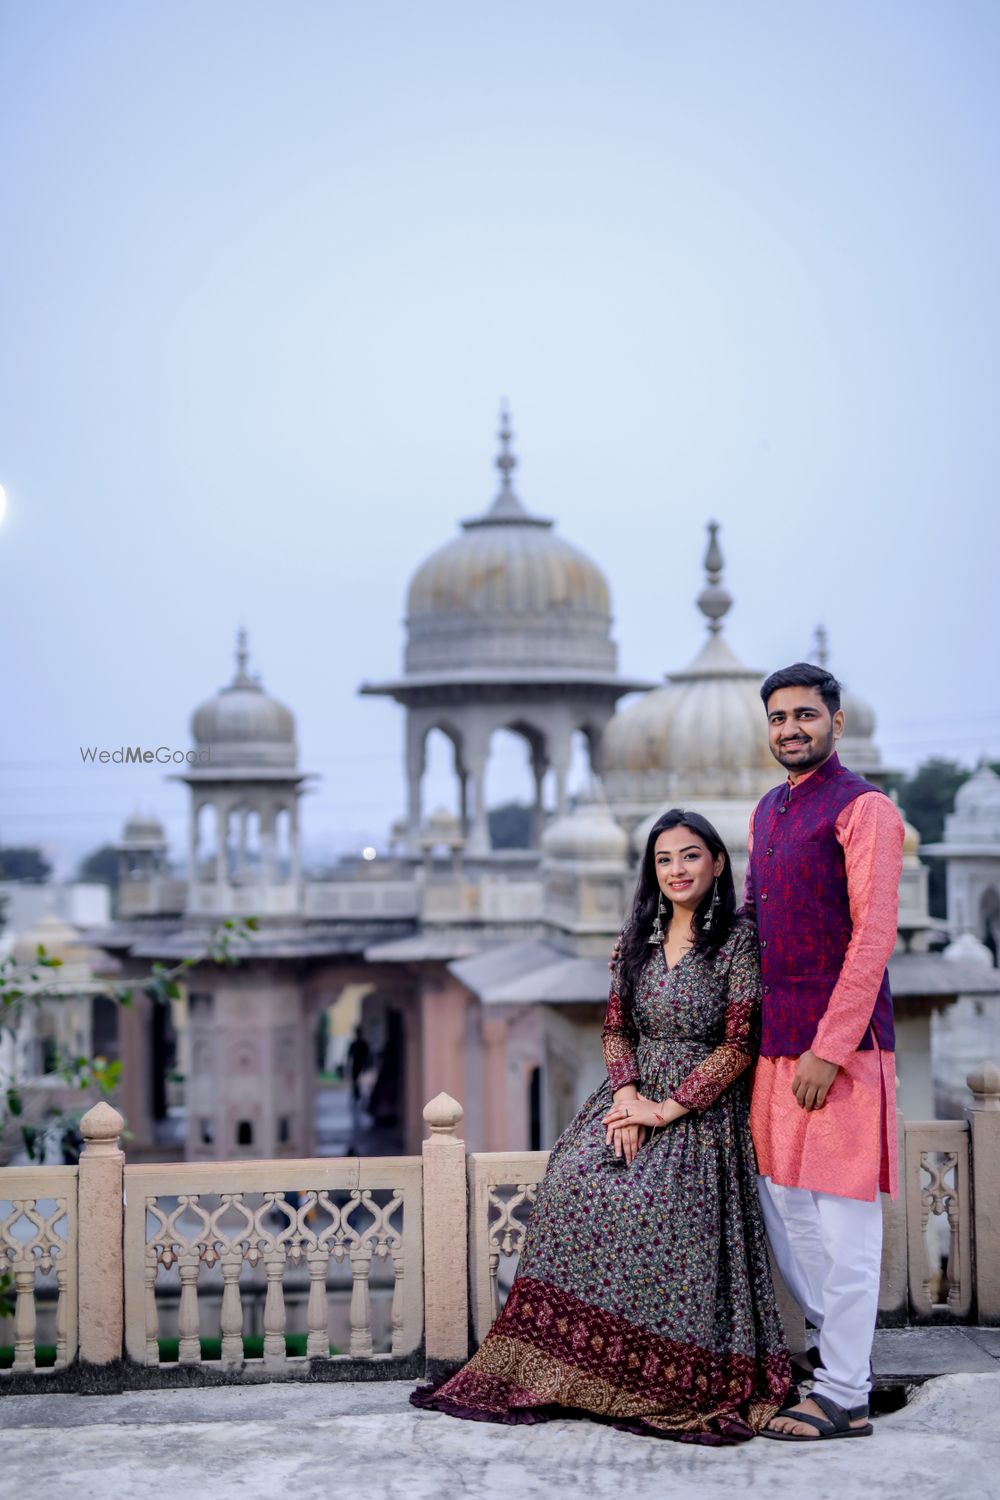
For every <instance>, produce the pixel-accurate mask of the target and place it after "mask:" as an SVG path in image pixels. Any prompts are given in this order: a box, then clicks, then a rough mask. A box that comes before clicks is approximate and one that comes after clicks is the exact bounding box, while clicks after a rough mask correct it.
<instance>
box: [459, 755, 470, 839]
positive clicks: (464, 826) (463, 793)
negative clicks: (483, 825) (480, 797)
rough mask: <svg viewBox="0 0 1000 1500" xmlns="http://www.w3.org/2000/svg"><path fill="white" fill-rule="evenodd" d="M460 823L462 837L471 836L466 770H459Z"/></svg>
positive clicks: (467, 774) (467, 775)
mask: <svg viewBox="0 0 1000 1500" xmlns="http://www.w3.org/2000/svg"><path fill="white" fill-rule="evenodd" d="M457 774H458V824H459V827H460V828H461V830H462V837H463V838H464V839H467V838H468V837H469V773H468V771H466V770H462V769H460V770H459V771H458V773H457Z"/></svg>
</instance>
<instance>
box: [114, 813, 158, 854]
mask: <svg viewBox="0 0 1000 1500" xmlns="http://www.w3.org/2000/svg"><path fill="white" fill-rule="evenodd" d="M118 842H119V846H120V847H125V848H131V849H164V848H166V844H167V834H166V830H165V828H164V827H163V824H162V823H161V822H160V820H159V818H156V817H152V816H146V815H145V814H143V813H141V812H134V813H133V814H132V816H131V817H130V818H129V819H128V821H127V822H126V824H125V827H124V828H123V829H122V835H121V838H120V839H119V841H118Z"/></svg>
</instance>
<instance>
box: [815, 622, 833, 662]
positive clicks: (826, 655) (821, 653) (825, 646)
mask: <svg viewBox="0 0 1000 1500" xmlns="http://www.w3.org/2000/svg"><path fill="white" fill-rule="evenodd" d="M813 655H814V656H815V657H816V660H817V662H818V663H819V665H820V666H821V667H825V666H826V664H827V662H828V661H829V660H830V638H829V636H828V635H827V633H826V626H825V625H823V624H820V625H817V626H816V635H815V638H814V640H813Z"/></svg>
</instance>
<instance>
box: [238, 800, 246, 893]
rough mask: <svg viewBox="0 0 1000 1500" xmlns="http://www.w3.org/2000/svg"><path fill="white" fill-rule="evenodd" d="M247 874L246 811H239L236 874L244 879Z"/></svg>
mask: <svg viewBox="0 0 1000 1500" xmlns="http://www.w3.org/2000/svg"><path fill="white" fill-rule="evenodd" d="M246 872H247V810H246V808H245V807H241V808H240V810H239V847H238V850H237V854H236V873H237V875H238V876H239V877H240V879H241V880H242V879H244V878H245V876H246Z"/></svg>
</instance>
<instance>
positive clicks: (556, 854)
mask: <svg viewBox="0 0 1000 1500" xmlns="http://www.w3.org/2000/svg"><path fill="white" fill-rule="evenodd" d="M542 855H543V858H545V859H547V860H574V861H576V862H581V861H586V862H588V863H601V864H617V865H620V864H624V862H625V861H626V859H627V858H628V834H627V833H626V832H625V830H624V828H622V826H621V824H620V823H616V822H615V820H614V818H613V817H612V816H611V814H610V812H609V811H608V807H607V804H606V803H605V802H604V800H603V798H602V797H600V796H599V795H594V796H593V798H592V799H587V800H581V801H580V802H579V803H578V804H577V806H576V807H575V808H574V809H573V811H572V812H571V813H567V815H566V816H565V817H564V818H557V819H556V820H555V822H553V823H550V824H549V826H548V828H546V830H545V832H544V834H543V835H542Z"/></svg>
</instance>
